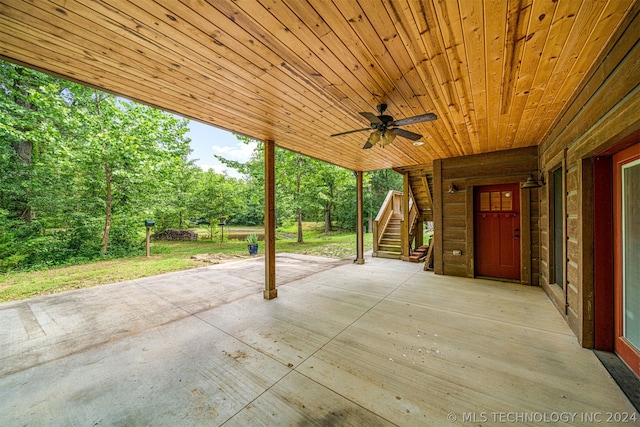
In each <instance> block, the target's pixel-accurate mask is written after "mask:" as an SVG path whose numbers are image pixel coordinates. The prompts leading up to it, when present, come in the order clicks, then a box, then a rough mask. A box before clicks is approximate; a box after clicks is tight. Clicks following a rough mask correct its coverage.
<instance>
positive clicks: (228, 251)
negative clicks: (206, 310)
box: [0, 224, 373, 302]
mask: <svg viewBox="0 0 640 427" xmlns="http://www.w3.org/2000/svg"><path fill="white" fill-rule="evenodd" d="M251 232H255V233H257V234H259V235H260V236H261V237H260V239H261V240H262V234H263V229H262V228H258V227H228V228H225V236H224V242H221V241H220V236H219V235H218V236H215V237H214V240H213V241H211V240H198V241H196V242H164V241H163V242H152V243H151V257H149V258H147V257H145V256H138V257H131V258H120V259H110V260H104V261H97V262H92V263H88V264H80V265H73V266H69V267H62V268H53V269H50V270H41V271H32V272H19V273H9V274H4V275H0V302H7V301H15V300H20V299H25V298H31V297H34V296H37V295H44V294H52V293H58V292H63V291H66V290H69V289H80V288H87V287H91V286H98V285H103V284H107V283H114V282H120V281H124V280H132V279H139V278H141V277H147V276H153V275H156V274H162V273H168V272H171V271H178V270H186V269H190V268H197V267H204V266H207V265H211V264H212V263H219V262H225V261H230V260H238V259H243V258H248V257H249V252H248V250H247V243H246V242H245V241H244V238H245V237H246V235H247V234H248V233H251ZM277 235H278V240H277V241H276V251H277V252H278V253H282V252H293V253H299V254H307V255H319V256H326V257H330V258H347V257H355V253H356V235H355V233H348V234H346V233H336V234H334V235H329V236H325V235H324V234H321V231H320V229H319V228H318V224H305V227H304V243H302V244H299V243H297V235H296V228H295V227H280V228H279V229H278V231H277ZM372 245H373V243H372V235H371V234H370V233H369V234H365V245H364V246H365V250H367V249H371V247H372ZM259 246H260V249H259V252H258V255H259V256H260V255H263V254H264V245H263V244H262V241H260V242H259ZM192 257H196V258H197V259H192Z"/></svg>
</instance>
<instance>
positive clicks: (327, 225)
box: [324, 202, 331, 236]
mask: <svg viewBox="0 0 640 427" xmlns="http://www.w3.org/2000/svg"><path fill="white" fill-rule="evenodd" d="M330 232H331V202H327V205H326V206H325V208H324V234H325V235H327V236H328V235H329V233H330Z"/></svg>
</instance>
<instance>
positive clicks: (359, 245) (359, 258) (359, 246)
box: [355, 171, 364, 264]
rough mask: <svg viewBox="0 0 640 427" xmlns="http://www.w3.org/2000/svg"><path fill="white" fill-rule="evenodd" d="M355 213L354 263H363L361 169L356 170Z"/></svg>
mask: <svg viewBox="0 0 640 427" xmlns="http://www.w3.org/2000/svg"><path fill="white" fill-rule="evenodd" d="M356 186H357V188H356V193H357V199H358V200H357V203H356V205H357V208H356V209H357V210H358V212H357V214H356V221H357V224H356V240H357V241H356V260H355V263H356V264H364V194H363V191H364V190H363V188H362V171H357V172H356Z"/></svg>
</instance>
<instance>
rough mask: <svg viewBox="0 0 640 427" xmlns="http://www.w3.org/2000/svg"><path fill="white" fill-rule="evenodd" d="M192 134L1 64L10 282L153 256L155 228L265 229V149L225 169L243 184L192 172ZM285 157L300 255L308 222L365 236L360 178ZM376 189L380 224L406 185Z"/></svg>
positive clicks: (1, 165) (377, 179) (3, 264)
mask: <svg viewBox="0 0 640 427" xmlns="http://www.w3.org/2000/svg"><path fill="white" fill-rule="evenodd" d="M187 132H188V122H187V121H186V120H184V119H180V118H177V117H176V116H174V115H171V114H167V113H164V112H161V111H159V110H156V109H153V108H150V107H147V106H144V105H140V104H137V103H134V102H130V101H127V100H123V99H120V98H117V97H115V96H113V95H110V94H106V93H102V92H99V91H96V90H94V89H91V88H87V87H83V86H80V85H77V84H75V83H71V82H67V81H64V80H61V79H58V78H54V77H51V76H48V75H45V74H42V73H39V72H36V71H32V70H28V69H25V68H22V67H19V66H17V65H13V64H9V63H6V62H2V61H0V176H1V177H2V185H0V272H8V271H12V270H20V269H23V270H33V269H39V268H48V267H51V266H60V265H69V264H73V263H78V262H86V261H89V260H96V259H104V258H113V257H123V256H128V255H136V254H142V253H144V252H143V251H144V227H143V225H142V224H143V222H142V221H143V220H144V219H145V218H153V219H155V220H156V230H157V231H162V230H165V229H168V228H178V229H184V228H189V227H194V226H200V227H204V226H206V227H207V234H208V237H209V238H210V239H211V240H213V239H214V236H215V235H216V234H217V233H219V228H218V223H219V222H220V220H221V218H222V217H223V216H224V217H226V223H227V224H228V225H234V224H240V225H243V226H261V225H262V224H263V223H264V147H263V144H262V143H260V142H257V144H256V146H257V148H256V149H255V150H254V151H253V154H252V156H251V159H250V160H249V161H248V162H245V163H240V162H234V161H230V160H225V159H223V158H220V157H218V158H219V159H220V160H221V161H222V162H223V163H225V164H226V165H228V166H230V167H233V168H235V169H236V170H238V171H239V172H240V173H241V174H242V175H243V178H242V179H235V178H231V177H229V176H227V175H225V174H218V173H215V172H213V171H203V170H201V169H200V168H198V167H196V166H195V165H194V164H193V163H192V162H190V161H188V159H187V156H188V154H189V152H190V149H189V142H190V141H189V139H188V138H187V137H186V134H187ZM238 139H240V140H242V141H244V142H245V143H253V141H251V140H250V139H248V138H246V137H241V136H238ZM275 156H276V159H275V160H276V162H275V163H276V188H275V191H276V218H277V224H278V225H282V224H285V223H287V224H294V225H296V226H297V227H294V230H295V233H296V234H297V235H298V240H297V243H298V244H301V243H302V242H303V227H302V221H306V222H317V223H323V224H324V227H323V234H325V235H327V234H333V233H335V232H336V230H337V231H340V230H355V228H356V211H355V204H356V188H355V182H356V180H355V178H354V176H353V172H351V171H348V170H346V169H342V168H339V167H336V166H333V165H330V164H327V163H324V162H321V161H318V160H315V159H311V158H308V157H305V156H302V155H300V154H299V153H294V152H290V151H287V150H284V149H281V148H276V150H275ZM398 183H399V185H398ZM365 186H367V188H368V189H369V191H367V192H365V197H366V199H365V217H375V215H376V214H377V210H378V208H379V206H380V203H381V202H382V200H383V199H384V197H385V195H386V193H387V191H388V190H389V188H397V187H399V188H401V187H402V177H401V176H400V175H398V174H396V173H395V172H392V171H381V172H374V173H371V174H365ZM390 186H393V187H390ZM308 238H310V237H308V236H307V235H305V236H304V239H308Z"/></svg>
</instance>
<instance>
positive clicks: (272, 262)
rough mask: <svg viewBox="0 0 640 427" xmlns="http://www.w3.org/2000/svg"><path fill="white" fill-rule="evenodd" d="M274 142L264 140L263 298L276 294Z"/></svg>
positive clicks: (270, 297) (274, 296)
mask: <svg viewBox="0 0 640 427" xmlns="http://www.w3.org/2000/svg"><path fill="white" fill-rule="evenodd" d="M275 145H276V144H275V142H274V141H272V140H268V139H267V140H265V141H264V273H265V275H264V298H265V299H273V298H276V297H277V296H278V290H277V289H276V206H275V204H276V190H275V186H276V183H275Z"/></svg>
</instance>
